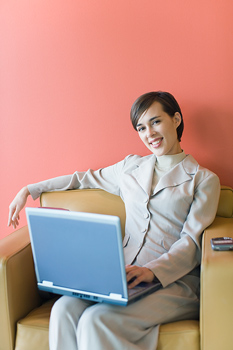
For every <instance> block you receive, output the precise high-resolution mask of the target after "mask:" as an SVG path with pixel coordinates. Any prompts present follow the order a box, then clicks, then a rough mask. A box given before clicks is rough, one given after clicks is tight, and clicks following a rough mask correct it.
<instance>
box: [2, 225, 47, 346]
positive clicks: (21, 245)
mask: <svg viewBox="0 0 233 350" xmlns="http://www.w3.org/2000/svg"><path fill="white" fill-rule="evenodd" d="M40 303H41V300H40V296H39V293H38V290H37V285H36V279H35V272H34V264H33V259H32V252H31V244H30V239H29V234H28V229H27V227H26V226H25V227H23V228H21V229H19V230H17V231H15V232H14V233H12V234H11V235H9V236H7V237H5V238H3V239H1V240H0V339H1V341H0V350H13V349H14V344H15V333H16V323H17V321H18V320H19V319H21V318H22V317H24V316H25V315H27V314H28V313H29V312H30V311H31V310H33V309H34V308H35V307H37V306H39V305H40Z"/></svg>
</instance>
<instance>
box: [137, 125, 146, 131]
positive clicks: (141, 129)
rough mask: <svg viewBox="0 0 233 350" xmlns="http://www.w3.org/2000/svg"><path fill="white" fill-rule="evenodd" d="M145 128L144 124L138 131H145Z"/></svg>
mask: <svg viewBox="0 0 233 350" xmlns="http://www.w3.org/2000/svg"><path fill="white" fill-rule="evenodd" d="M144 129H145V128H144V126H141V127H140V128H138V129H137V131H138V132H141V131H143V130H144Z"/></svg>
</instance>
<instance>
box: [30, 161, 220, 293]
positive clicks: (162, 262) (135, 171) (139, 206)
mask: <svg viewBox="0 0 233 350" xmlns="http://www.w3.org/2000/svg"><path fill="white" fill-rule="evenodd" d="M155 162H156V157H155V156H154V155H150V156H146V157H140V156H136V155H130V156H128V157H126V158H125V159H124V160H123V161H121V162H119V163H116V164H114V165H112V166H110V167H107V168H103V169H99V170H96V171H93V170H91V169H90V170H88V171H87V172H75V173H74V174H73V175H67V176H62V177H58V178H54V179H51V180H46V181H43V182H40V183H37V184H33V185H29V186H28V188H29V191H30V193H31V195H32V197H33V198H34V199H36V198H37V197H38V196H39V195H40V194H41V193H42V192H47V191H57V190H67V189H74V188H80V189H82V188H101V189H104V190H106V191H108V192H110V193H114V194H116V195H119V196H121V198H122V199H123V201H124V203H125V208H126V227H125V239H124V242H123V245H124V254H125V262H126V264H132V263H136V264H138V265H140V266H145V267H148V268H150V269H151V270H152V271H153V272H154V274H155V275H156V276H157V278H158V279H159V280H160V281H161V283H162V285H163V286H164V287H166V286H167V285H169V284H170V283H173V282H175V281H177V280H178V279H181V278H182V277H184V276H186V275H195V274H196V270H195V268H196V267H198V266H199V264H200V261H201V235H202V232H203V230H204V229H205V228H206V227H207V226H209V225H210V224H211V223H212V221H213V220H214V218H215V215H216V211H217V205H218V200H219V193H220V184H219V179H218V177H217V176H216V175H215V174H214V173H212V172H211V171H209V170H207V169H205V168H202V167H200V166H199V165H198V163H197V162H196V161H195V159H194V158H193V157H192V156H190V155H188V156H186V158H185V159H184V160H183V161H182V162H180V163H179V164H177V165H176V166H175V167H174V168H172V169H171V170H170V171H169V172H168V173H167V174H165V175H164V176H163V177H162V178H161V179H160V181H159V182H158V184H157V186H156V187H155V190H154V192H153V193H151V185H152V179H153V174H154V169H155Z"/></svg>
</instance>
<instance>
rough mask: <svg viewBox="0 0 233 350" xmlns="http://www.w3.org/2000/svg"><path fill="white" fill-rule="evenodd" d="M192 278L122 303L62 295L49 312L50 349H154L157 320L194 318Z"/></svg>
mask: <svg viewBox="0 0 233 350" xmlns="http://www.w3.org/2000/svg"><path fill="white" fill-rule="evenodd" d="M195 278H196V281H195V283H193V284H192V283H190V280H189V276H186V277H184V278H183V279H182V280H180V281H177V282H175V283H173V284H171V285H169V286H168V287H166V288H164V289H161V290H159V291H157V292H155V293H153V294H151V295H149V296H147V297H145V298H143V299H141V300H139V301H137V302H135V303H132V304H130V305H128V306H126V307H125V306H116V305H111V304H105V303H96V304H94V303H91V302H89V301H85V300H82V299H76V298H73V297H66V296H63V297H61V298H60V299H59V300H58V301H57V302H56V303H55V305H54V307H53V309H52V312H51V318H50V329H49V341H50V350H66V349H69V350H104V349H106V350H119V349H120V350H155V349H156V346H157V342H158V332H159V325H160V324H162V323H167V322H173V321H178V320H185V319H197V318H198V315H199V300H198V297H197V291H196V289H197V288H196V286H197V279H198V278H197V277H192V281H194V280H193V279H195ZM187 280H188V283H186V282H187Z"/></svg>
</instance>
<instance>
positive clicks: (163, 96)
mask: <svg viewBox="0 0 233 350" xmlns="http://www.w3.org/2000/svg"><path fill="white" fill-rule="evenodd" d="M154 102H159V103H160V104H161V105H162V108H163V110H164V112H165V113H167V114H168V115H169V116H170V117H173V116H174V114H175V113H176V112H178V113H180V115H181V123H180V125H179V126H178V128H177V130H176V131H177V138H178V140H179V141H181V136H182V134H183V130H184V121H183V116H182V113H181V109H180V106H179V104H178V102H177V101H176V99H175V98H174V96H173V95H172V94H170V93H169V92H164V91H152V92H147V93H146V94H143V95H141V96H140V97H138V98H137V99H136V101H135V102H134V103H133V105H132V107H131V111H130V119H131V123H132V125H133V127H134V129H135V130H137V124H138V120H139V118H140V117H141V115H142V114H143V113H144V112H145V111H146V110H147V109H148V108H149V107H150V106H151V105H152V104H153V103H154Z"/></svg>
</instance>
